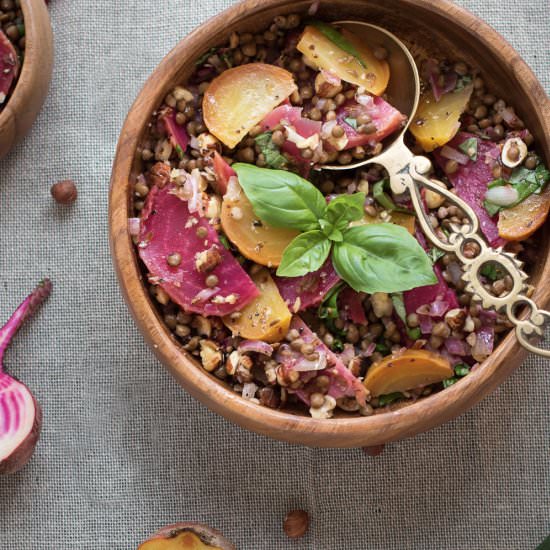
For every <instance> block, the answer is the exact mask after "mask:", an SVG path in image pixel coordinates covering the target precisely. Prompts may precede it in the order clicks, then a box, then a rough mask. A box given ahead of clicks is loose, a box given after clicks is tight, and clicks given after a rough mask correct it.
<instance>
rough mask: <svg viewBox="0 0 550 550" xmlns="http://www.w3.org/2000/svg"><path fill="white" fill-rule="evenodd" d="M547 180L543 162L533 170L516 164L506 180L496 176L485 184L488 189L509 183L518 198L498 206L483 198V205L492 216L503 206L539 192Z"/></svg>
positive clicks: (510, 206)
mask: <svg viewBox="0 0 550 550" xmlns="http://www.w3.org/2000/svg"><path fill="white" fill-rule="evenodd" d="M548 181H550V171H548V170H547V168H546V167H545V166H544V164H542V163H540V164H539V165H538V166H537V167H536V168H535V169H534V170H529V169H528V168H525V166H518V167H516V168H514V171H513V172H512V174H511V175H510V179H509V180H508V181H507V180H505V179H504V178H497V179H495V180H493V181H491V182H489V184H488V185H487V187H488V188H489V189H492V188H493V187H501V186H504V185H511V186H512V187H513V188H514V189H515V190H516V191H517V193H518V200H517V201H515V202H513V203H512V204H510V205H508V206H500V205H498V204H495V203H493V202H491V201H488V200H485V201H483V206H484V207H485V210H487V212H488V213H489V215H490V216H494V215H495V214H496V213H497V212H500V210H501V209H503V208H512V207H513V206H516V205H518V204H519V203H521V202H523V201H524V200H525V199H526V198H527V197H529V196H531V195H532V194H533V193H535V194H537V195H538V194H540V193H541V191H542V190H543V189H544V186H545V185H546V184H547V183H548Z"/></svg>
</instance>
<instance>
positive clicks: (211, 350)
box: [200, 340, 223, 372]
mask: <svg viewBox="0 0 550 550" xmlns="http://www.w3.org/2000/svg"><path fill="white" fill-rule="evenodd" d="M200 346H201V351H200V356H201V361H202V366H203V368H204V370H206V371H208V372H213V371H215V370H216V369H217V368H218V367H219V365H220V364H221V362H222V359H223V357H222V353H221V351H220V348H219V347H218V345H217V344H216V342H213V341H212V340H201V342H200Z"/></svg>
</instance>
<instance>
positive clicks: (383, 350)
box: [375, 342, 390, 355]
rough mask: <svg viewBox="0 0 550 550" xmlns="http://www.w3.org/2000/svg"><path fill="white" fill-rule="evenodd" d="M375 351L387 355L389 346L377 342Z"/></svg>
mask: <svg viewBox="0 0 550 550" xmlns="http://www.w3.org/2000/svg"><path fill="white" fill-rule="evenodd" d="M375 351H377V352H378V353H381V354H382V355H388V354H389V353H390V348H389V347H388V346H386V344H384V343H382V342H379V343H378V344H376V348H375Z"/></svg>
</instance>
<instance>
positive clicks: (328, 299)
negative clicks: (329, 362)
mask: <svg viewBox="0 0 550 550" xmlns="http://www.w3.org/2000/svg"><path fill="white" fill-rule="evenodd" d="M344 286H345V284H344V283H343V282H340V283H338V284H337V285H335V286H333V287H332V288H331V289H330V290H329V291H328V292H327V294H326V295H325V297H324V298H323V301H322V302H321V304H320V305H319V309H318V310H317V316H318V317H319V318H320V319H326V321H325V325H326V326H327V328H328V329H329V330H330V332H331V333H333V334H336V335H338V336H344V335H345V332H344V331H342V330H340V329H338V328H337V327H336V326H335V324H334V320H335V319H338V317H340V313H339V311H338V295H339V294H340V291H341V290H343V288H344ZM342 349H343V348H342Z"/></svg>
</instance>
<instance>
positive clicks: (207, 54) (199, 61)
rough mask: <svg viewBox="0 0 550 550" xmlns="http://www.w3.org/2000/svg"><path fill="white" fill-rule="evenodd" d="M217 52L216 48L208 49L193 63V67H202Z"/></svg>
mask: <svg viewBox="0 0 550 550" xmlns="http://www.w3.org/2000/svg"><path fill="white" fill-rule="evenodd" d="M217 51H218V50H217V49H216V48H210V49H209V50H208V51H207V52H205V53H203V54H202V55H201V56H200V57H199V58H198V59H197V61H195V65H196V66H197V67H200V66H201V65H204V64H205V63H206V62H207V60H208V58H209V57H212V56H213V55H214V54H215V53H216V52H217Z"/></svg>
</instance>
